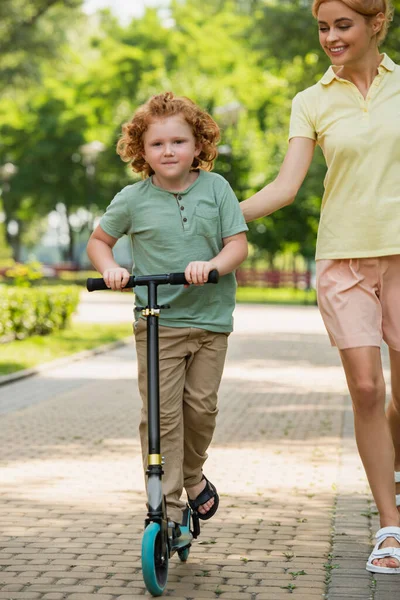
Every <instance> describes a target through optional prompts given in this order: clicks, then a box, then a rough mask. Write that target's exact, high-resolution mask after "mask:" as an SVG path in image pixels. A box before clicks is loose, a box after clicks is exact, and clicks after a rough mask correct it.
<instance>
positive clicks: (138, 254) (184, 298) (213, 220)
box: [100, 170, 247, 332]
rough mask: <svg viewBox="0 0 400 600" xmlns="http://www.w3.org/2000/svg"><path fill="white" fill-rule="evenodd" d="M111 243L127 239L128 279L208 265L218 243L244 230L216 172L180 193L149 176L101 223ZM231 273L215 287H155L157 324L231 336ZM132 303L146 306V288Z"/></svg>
mask: <svg viewBox="0 0 400 600" xmlns="http://www.w3.org/2000/svg"><path fill="white" fill-rule="evenodd" d="M100 226H101V228H102V229H103V230H104V231H105V232H106V233H108V234H109V235H111V236H112V237H115V238H120V237H121V236H123V235H125V234H127V235H129V236H130V238H131V244H132V251H133V259H134V266H133V274H134V275H136V276H139V275H150V274H156V273H173V272H182V271H184V270H185V268H186V266H187V265H188V264H189V263H190V262H191V261H208V260H210V259H212V258H214V257H215V256H216V255H217V254H218V253H219V252H220V251H221V250H222V248H223V238H226V237H230V236H232V235H236V234H237V233H240V232H243V231H247V225H246V223H245V221H244V218H243V215H242V211H241V210H240V206H239V202H238V200H237V198H236V196H235V194H234V193H233V191H232V189H231V187H230V185H229V184H228V182H227V181H226V180H225V179H224V178H223V177H221V176H220V175H218V174H216V173H209V172H207V171H202V170H200V171H199V175H198V177H197V179H196V180H195V181H194V182H193V183H192V185H191V186H190V187H188V188H187V189H186V190H184V191H181V192H179V193H174V192H169V191H166V190H164V189H162V188H159V187H157V186H155V185H154V184H153V182H152V179H151V177H150V178H147V179H145V180H144V181H140V182H138V183H135V184H133V185H129V186H127V187H126V188H124V189H123V190H122V191H121V192H120V193H119V194H117V195H116V196H115V198H114V199H113V201H112V202H111V204H110V206H109V207H108V208H107V211H106V213H105V214H104V215H103V217H102V219H101V221H100ZM235 292H236V280H235V276H234V274H233V273H229V274H227V275H225V276H224V277H221V278H220V280H219V283H218V284H217V285H214V284H208V285H204V286H201V287H199V286H194V285H192V286H189V287H188V288H184V287H183V286H170V285H165V286H160V287H159V288H158V300H159V304H170V305H171V308H170V309H165V310H162V311H161V316H160V324H161V325H167V326H170V327H199V328H202V329H207V330H209V331H216V332H230V331H232V328H233V320H232V313H233V309H234V306H235ZM135 294H136V304H137V305H139V306H146V305H147V289H146V288H145V287H137V288H135Z"/></svg>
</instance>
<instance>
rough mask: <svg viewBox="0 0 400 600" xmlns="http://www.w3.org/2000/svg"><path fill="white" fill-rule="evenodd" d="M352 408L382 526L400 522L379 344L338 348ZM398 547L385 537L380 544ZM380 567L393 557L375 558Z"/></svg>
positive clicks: (393, 564)
mask: <svg viewBox="0 0 400 600" xmlns="http://www.w3.org/2000/svg"><path fill="white" fill-rule="evenodd" d="M340 356H341V359H342V363H343V367H344V370H345V374H346V379H347V384H348V386H349V391H350V395H351V399H352V401H353V410H354V426H355V434H356V441H357V446H358V451H359V453H360V457H361V460H362V462H363V465H364V468H365V472H366V474H367V478H368V481H369V484H370V487H371V491H372V495H373V497H374V500H375V503H376V506H377V509H378V511H379V516H380V524H381V527H388V526H396V527H398V526H400V517H399V513H398V511H397V508H396V503H395V485H394V477H393V466H394V448H393V442H392V436H391V431H390V428H389V423H388V420H387V418H386V415H385V381H384V378H383V369H382V362H381V354H380V348H377V347H371V346H365V347H362V348H349V349H346V350H341V351H340ZM389 546H391V547H399V546H400V544H399V543H398V542H397V541H396V540H395V539H394V538H388V539H387V540H385V542H383V544H382V546H381V548H384V547H389ZM374 564H376V565H379V566H381V567H389V568H396V567H399V566H400V564H399V563H398V561H397V560H395V559H393V558H385V559H381V560H375V561H374Z"/></svg>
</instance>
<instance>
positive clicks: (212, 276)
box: [169, 269, 219, 285]
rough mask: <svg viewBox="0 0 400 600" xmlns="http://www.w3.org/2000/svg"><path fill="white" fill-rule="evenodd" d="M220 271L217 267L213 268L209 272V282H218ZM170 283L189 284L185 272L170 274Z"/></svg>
mask: <svg viewBox="0 0 400 600" xmlns="http://www.w3.org/2000/svg"><path fill="white" fill-rule="evenodd" d="M218 279H219V273H218V271H217V269H213V270H212V271H210V272H209V274H208V280H207V283H218ZM169 283H170V284H171V285H187V283H188V282H187V281H186V278H185V273H171V274H170V276H169Z"/></svg>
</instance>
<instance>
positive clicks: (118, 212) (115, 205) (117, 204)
mask: <svg viewBox="0 0 400 600" xmlns="http://www.w3.org/2000/svg"><path fill="white" fill-rule="evenodd" d="M100 227H101V228H102V229H103V231H105V232H106V233H107V234H108V235H111V236H112V237H114V238H117V239H119V238H120V237H122V236H123V235H126V234H129V233H132V216H131V214H130V211H129V206H128V198H127V193H126V191H125V190H122V191H121V192H119V193H118V194H117V195H116V196H115V197H114V198H113V200H112V201H111V204H110V205H109V206H108V208H107V210H106V212H105V213H104V215H103V216H102V218H101V219H100Z"/></svg>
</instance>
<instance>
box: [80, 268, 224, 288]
mask: <svg viewBox="0 0 400 600" xmlns="http://www.w3.org/2000/svg"><path fill="white" fill-rule="evenodd" d="M218 280H219V273H218V271H217V270H216V269H213V270H212V271H210V273H209V275H208V280H207V282H206V283H218ZM151 281H153V282H155V283H158V284H161V285H162V284H168V283H169V284H170V285H188V282H187V281H186V279H185V273H170V274H169V275H144V276H140V277H134V276H133V275H131V277H130V278H129V281H128V283H127V284H126V286H125V287H126V288H133V287H135V286H137V285H147V284H148V283H150V282H151ZM86 288H87V290H88V292H96V291H99V290H108V289H109V288H108V286H107V285H106V283H105V281H104V279H103V278H102V277H98V278H97V277H95V278H93V277H89V278H88V279H87V281H86Z"/></svg>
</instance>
